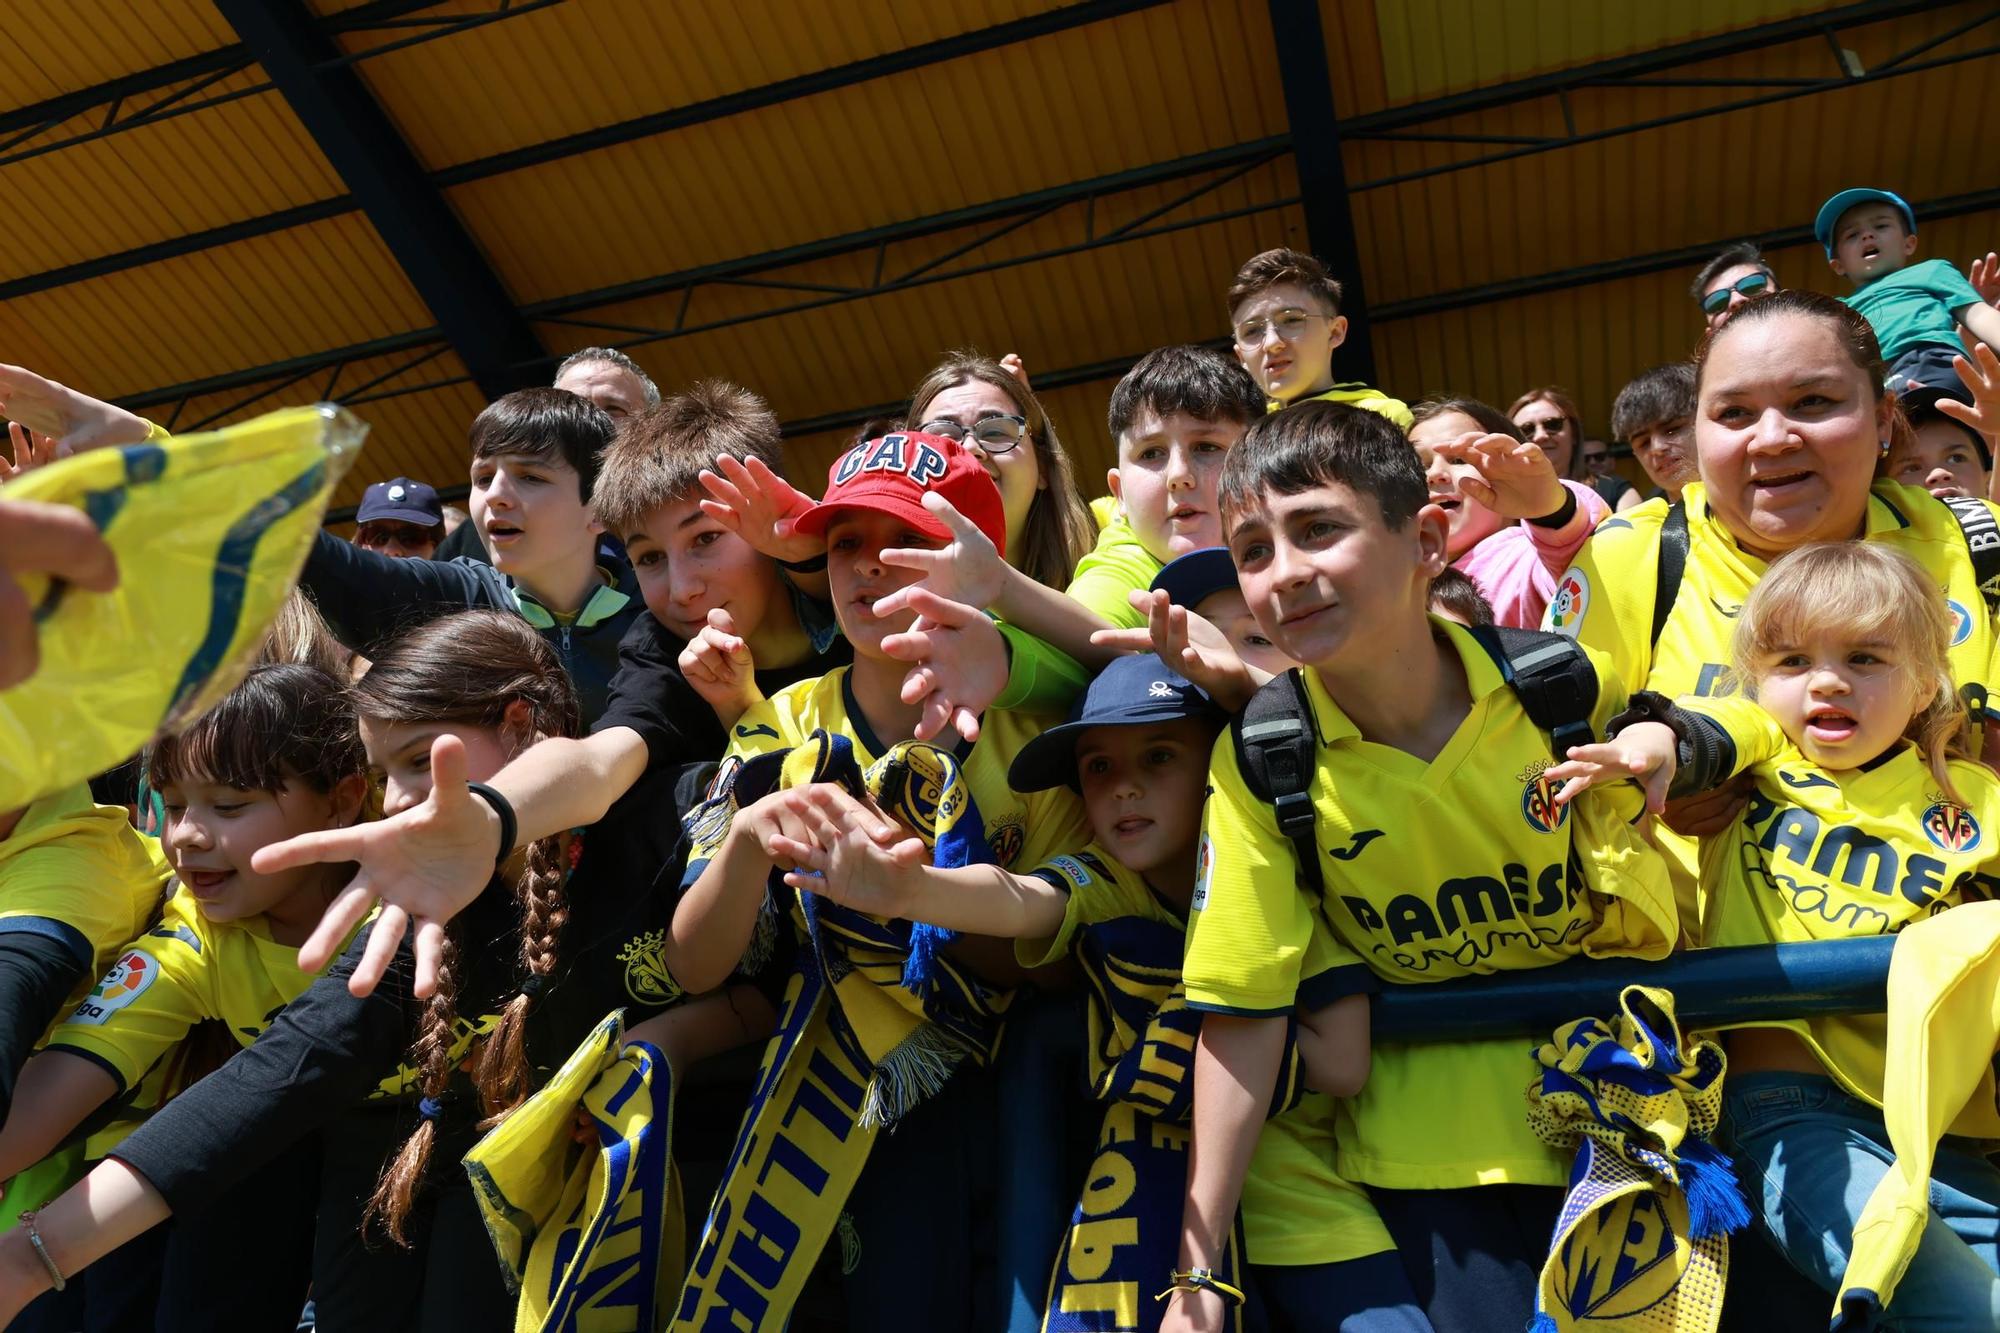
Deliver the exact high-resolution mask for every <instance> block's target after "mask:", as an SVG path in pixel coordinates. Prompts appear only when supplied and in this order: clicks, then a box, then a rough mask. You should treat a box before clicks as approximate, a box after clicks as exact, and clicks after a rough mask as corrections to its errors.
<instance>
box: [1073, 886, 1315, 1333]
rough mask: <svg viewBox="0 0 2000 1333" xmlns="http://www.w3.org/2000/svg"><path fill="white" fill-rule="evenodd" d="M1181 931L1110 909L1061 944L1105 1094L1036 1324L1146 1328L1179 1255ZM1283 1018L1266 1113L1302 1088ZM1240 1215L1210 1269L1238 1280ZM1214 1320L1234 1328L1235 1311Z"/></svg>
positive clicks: (1183, 1181) (1190, 1064) (1098, 1329)
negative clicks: (1079, 983)
mask: <svg viewBox="0 0 2000 1333" xmlns="http://www.w3.org/2000/svg"><path fill="white" fill-rule="evenodd" d="M1185 944H1186V937H1185V935H1184V933H1183V932H1182V931H1181V930H1178V929H1176V928H1174V927H1172V926H1169V925H1167V924H1166V923H1165V922H1162V921H1149V920H1144V919H1141V918H1138V917H1121V918H1117V919H1114V920H1110V921H1101V922H1093V923H1090V924H1087V925H1084V926H1083V927H1081V928H1080V929H1079V930H1078V932H1077V936H1076V941H1075V944H1074V945H1073V946H1072V948H1071V954H1072V956H1073V957H1074V958H1075V959H1076V961H1077V963H1078V965H1079V967H1080V968H1081V969H1082V972H1083V975H1084V981H1085V986H1086V989H1087V996H1088V1004H1089V1008H1088V1014H1089V1024H1090V1048H1089V1056H1090V1080H1091V1091H1092V1093H1093V1094H1094V1095H1095V1096H1096V1098H1097V1100H1099V1101H1100V1102H1103V1103H1105V1112H1104V1124H1103V1127H1102V1128H1101V1129H1100V1130H1099V1131H1098V1135H1097V1147H1096V1149H1095V1155H1094V1156H1093V1158H1092V1159H1091V1164H1090V1171H1089V1173H1088V1174H1087V1175H1086V1176H1085V1178H1084V1186H1083V1192H1082V1196H1081V1197H1080V1198H1079V1200H1078V1202H1077V1205H1076V1208H1075V1209H1074V1211H1073V1212H1072V1213H1071V1215H1070V1224H1069V1228H1068V1230H1067V1231H1066V1232H1065V1233H1064V1235H1063V1240H1062V1247H1061V1249H1060V1250H1058V1251H1057V1253H1056V1259H1055V1268H1054V1271H1053V1272H1052V1273H1051V1275H1050V1279H1049V1295H1048V1304H1047V1306H1046V1308H1045V1310H1044V1313H1043V1316H1042V1329H1043V1333H1154V1331H1155V1330H1157V1329H1158V1328H1159V1326H1160V1320H1161V1319H1162V1318H1163V1317H1164V1316H1165V1314H1166V1305H1165V1304H1164V1303H1163V1302H1161V1301H1159V1300H1157V1299H1156V1297H1157V1295H1158V1294H1159V1292H1160V1291H1161V1289H1162V1288H1163V1287H1165V1286H1166V1285H1167V1277H1168V1274H1169V1273H1171V1272H1172V1271H1173V1270H1174V1269H1175V1268H1177V1267H1178V1266H1179V1262H1178V1261H1179V1258H1180V1241H1181V1214H1182V1210H1183V1206H1184V1203H1185V1200H1186V1198H1187V1168H1188V1151H1187V1148H1188V1130H1187V1128H1186V1126H1187V1124H1188V1122H1189V1120H1190V1119H1192V1117H1193V1114H1194V1047H1195V1038H1196V1036H1197V1035H1198V1034H1199V1033H1200V1031H1201V1013H1200V1011H1199V1010H1194V1009H1190V1008H1188V1007H1187V997H1186V995H1185V994H1184V993H1183V991H1182V989H1181V953H1182V950H1183V949H1184V947H1185ZM1296 1054H1297V1051H1296V1047H1295V1045H1294V1043H1293V1041H1292V1031H1291V1028H1290V1025H1289V1024H1288V1025H1287V1032H1286V1039H1285V1053H1284V1059H1283V1063H1282V1064H1281V1065H1280V1067H1279V1074H1278V1086H1277V1091H1276V1092H1275V1094H1274V1095H1273V1096H1272V1099H1271V1112H1270V1113H1271V1114H1272V1115H1277V1114H1278V1113H1279V1112H1281V1111H1284V1110H1286V1109H1288V1108H1290V1107H1291V1106H1293V1105H1296V1104H1297V1102H1298V1099H1299V1096H1300V1094H1301V1093H1302V1092H1303V1091H1304V1086H1303V1084H1302V1082H1301V1077H1300V1068H1299V1064H1298V1060H1297V1058H1296ZM1242 1252H1243V1245H1242V1226H1241V1224H1240V1222H1239V1223H1238V1224H1237V1225H1235V1226H1234V1227H1232V1228H1231V1235H1230V1240H1229V1245H1228V1248H1227V1251H1226V1254H1225V1257H1224V1260H1223V1262H1222V1263H1221V1264H1220V1265H1218V1266H1217V1269H1216V1273H1217V1276H1219V1277H1221V1278H1222V1279H1223V1281H1225V1282H1228V1283H1230V1284H1231V1285H1233V1286H1239V1287H1240V1286H1242V1285H1243V1279H1242V1267H1243V1264H1242ZM1224 1319H1225V1324H1224V1327H1225V1328H1226V1329H1228V1330H1230V1333H1240V1330H1241V1329H1242V1327H1243V1310H1242V1307H1240V1306H1234V1305H1232V1306H1230V1307H1229V1309H1228V1310H1227V1312H1226V1313H1225V1315H1224Z"/></svg>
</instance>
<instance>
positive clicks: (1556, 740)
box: [1472, 625, 1598, 759]
mask: <svg viewBox="0 0 2000 1333" xmlns="http://www.w3.org/2000/svg"><path fill="white" fill-rule="evenodd" d="M1472 637H1473V638H1475V639H1477V640H1479V644H1480V646H1481V647H1482V648H1484V649H1485V650H1486V652H1487V655H1488V656H1490V657H1491V658H1492V659H1493V662H1494V665H1496V666H1498V667H1499V668H1500V674H1501V675H1502V676H1503V677H1504V678H1505V679H1506V681H1507V684H1508V686H1509V687H1511V688H1512V689H1513V691H1514V695H1515V697H1516V698H1518V699H1519V700H1520V701H1521V708H1522V710H1523V711H1525V712H1526V713H1527V715H1528V720H1529V721H1530V722H1533V723H1534V724H1535V725H1536V726H1538V727H1540V728H1541V729H1542V730H1543V731H1546V732H1548V733H1549V743H1550V745H1551V746H1552V747H1553V748H1554V750H1555V755H1556V758H1558V759H1562V758H1565V757H1566V756H1567V755H1568V754H1569V747H1570V746H1572V745H1588V744H1590V743H1591V742H1592V741H1594V740H1596V739H1597V729H1596V728H1595V727H1593V726H1592V725H1591V720H1590V719H1591V714H1592V713H1594V712H1595V711H1596V710H1597V691H1598V681H1597V669H1596V668H1595V667H1593V666H1592V665H1591V664H1590V659H1589V658H1588V657H1586V656H1585V655H1584V651H1583V649H1582V648H1581V647H1580V646H1578V644H1577V642H1576V641H1575V640H1574V639H1571V638H1569V637H1568V636H1566V635H1562V634H1549V633H1546V632H1544V631H1542V630H1534V629H1515V628H1513V627H1512V626H1510V625H1478V626H1475V627H1474V628H1473V630H1472Z"/></svg>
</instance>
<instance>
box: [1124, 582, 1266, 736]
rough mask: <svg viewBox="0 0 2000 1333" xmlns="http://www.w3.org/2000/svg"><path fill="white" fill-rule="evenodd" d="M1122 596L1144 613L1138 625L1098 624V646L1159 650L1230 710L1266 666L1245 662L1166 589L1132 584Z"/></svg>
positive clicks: (1245, 699)
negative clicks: (1102, 626)
mask: <svg viewBox="0 0 2000 1333" xmlns="http://www.w3.org/2000/svg"><path fill="white" fill-rule="evenodd" d="M1126 600H1127V601H1129V602H1130V603H1131V605H1132V609H1133V610H1135V611H1144V612H1145V613H1146V623H1145V624H1144V625H1142V626H1140V627H1139V628H1137V629H1101V630H1097V631H1095V632H1093V633H1092V634H1091V636H1090V641H1091V642H1092V643H1094V644H1096V645H1097V646H1098V647H1099V648H1115V649H1117V650H1118V651H1120V652H1127V653H1157V654H1158V655H1159V658H1160V660H1161V661H1162V662H1165V663H1166V664H1167V665H1168V666H1170V667H1172V668H1173V669H1174V670H1176V671H1178V672H1180V673H1181V674H1182V675H1183V676H1186V677H1187V678H1188V679H1189V680H1190V681H1192V682H1193V683H1194V684H1196V685H1199V686H1201V688H1202V689H1203V690H1205V691H1206V692H1207V694H1208V697H1209V698H1211V699H1213V700H1215V702H1216V703H1218V704H1220V705H1221V706H1222V707H1223V708H1225V709H1227V710H1228V711H1230V712H1232V713H1233V712H1236V711H1237V710H1238V709H1240V708H1242V707H1243V706H1244V705H1245V704H1247V703H1249V702H1250V696H1251V695H1253V694H1255V693H1256V692H1257V690H1258V688H1259V687H1261V686H1262V685H1263V684H1264V682H1265V681H1267V680H1269V679H1270V678H1271V677H1270V674H1269V673H1268V672H1264V671H1260V670H1258V669H1257V668H1256V667H1253V666H1251V665H1250V664H1249V663H1248V662H1245V661H1244V660H1243V659H1242V657H1240V656H1238V654H1237V652H1236V645H1235V644H1233V643H1231V642H1230V641H1229V637H1228V636H1227V635H1225V634H1224V633H1223V632H1222V631H1221V630H1219V629H1217V628H1216V627H1215V626H1214V625H1213V624H1211V623H1210V622H1209V621H1207V620H1205V619H1203V618H1202V617H1201V616H1198V615H1196V614H1195V613H1194V612H1192V611H1190V610H1188V609H1187V608H1186V607H1184V606H1175V605H1174V604H1173V600H1172V599H1171V598H1170V597H1169V596H1168V595H1167V594H1166V593H1165V592H1164V591H1144V590H1137V589H1135V590H1134V591H1132V592H1131V593H1128V594H1127V596H1126Z"/></svg>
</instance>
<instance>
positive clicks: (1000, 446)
mask: <svg viewBox="0 0 2000 1333" xmlns="http://www.w3.org/2000/svg"><path fill="white" fill-rule="evenodd" d="M917 429H918V430H920V431H922V432H923V433H924V434H926V435H942V436H944V437H945V438H946V439H947V440H955V441H957V442H958V443H960V444H964V443H965V442H966V437H967V436H971V437H972V443H974V444H976V445H978V446H979V448H980V450H981V451H982V452H984V453H988V454H1004V453H1007V452H1009V451H1010V450H1012V449H1013V448H1014V446H1015V445H1017V444H1019V443H1020V442H1021V441H1022V440H1024V439H1026V438H1027V437H1028V419H1027V418H1026V417H1017V416H1014V415H1013V414H1011V413H1003V412H995V413H994V414H993V415H991V416H985V417H981V418H979V420H977V421H975V422H973V423H972V424H971V425H970V426H965V425H961V424H959V423H958V422H956V421H953V420H952V419H951V418H950V417H939V418H938V419H937V420H936V421H926V422H925V423H924V424H923V425H921V426H919V427H917Z"/></svg>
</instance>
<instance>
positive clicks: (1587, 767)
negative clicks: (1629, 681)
mask: <svg viewBox="0 0 2000 1333" xmlns="http://www.w3.org/2000/svg"><path fill="white" fill-rule="evenodd" d="M1676 747H1677V741H1676V739H1675V737H1674V733H1673V729H1672V728H1671V727H1668V726H1667V725H1666V724H1665V723H1661V722H1635V723H1633V724H1632V725H1631V726H1629V727H1626V728H1625V729H1624V730H1623V731H1621V732H1619V733H1618V734H1617V735H1616V736H1614V737H1612V738H1611V739H1610V740H1608V741H1604V742H1602V743H1599V744H1595V745H1572V746H1570V748H1569V758H1568V759H1566V760H1564V761H1563V762H1562V763H1560V764H1556V765H1555V766H1553V767H1552V768H1550V769H1549V770H1548V771H1547V772H1546V773H1544V774H1543V775H1542V776H1544V777H1546V778H1548V779H1550V780H1551V781H1555V782H1561V783H1562V784H1563V785H1562V789H1561V790H1560V791H1558V792H1557V793H1556V804H1557V805H1568V804H1569V803H1570V802H1571V801H1574V800H1575V799H1576V798H1577V797H1579V796H1581V795H1583V793H1584V792H1586V791H1588V790H1589V789H1590V788H1592V787H1601V786H1603V785H1605V784H1606V783H1611V782H1619V781H1623V780H1624V779H1626V778H1630V779H1631V780H1632V781H1634V782H1637V783H1638V784H1639V786H1640V787H1641V788H1642V789H1643V790H1644V791H1645V793H1646V808H1647V809H1648V810H1650V811H1652V812H1653V813H1654V814H1656V815H1657V814H1660V813H1662V812H1663V811H1665V810H1666V808H1667V788H1668V787H1670V786H1672V785H1673V780H1674V770H1675V764H1676V753H1677V751H1676Z"/></svg>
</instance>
